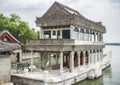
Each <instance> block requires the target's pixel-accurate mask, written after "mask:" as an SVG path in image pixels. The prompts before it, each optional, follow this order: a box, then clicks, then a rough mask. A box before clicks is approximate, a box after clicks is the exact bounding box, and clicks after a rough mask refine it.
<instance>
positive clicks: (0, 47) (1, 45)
mask: <svg viewBox="0 0 120 85" xmlns="http://www.w3.org/2000/svg"><path fill="white" fill-rule="evenodd" d="M20 47H21V46H20V45H19V44H13V43H6V42H2V41H0V52H5V51H12V50H15V49H18V48H20Z"/></svg>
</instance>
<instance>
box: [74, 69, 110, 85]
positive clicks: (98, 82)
mask: <svg viewBox="0 0 120 85" xmlns="http://www.w3.org/2000/svg"><path fill="white" fill-rule="evenodd" d="M103 76H104V77H106V78H110V77H111V67H108V68H106V69H105V70H104V71H103ZM103 76H101V77H99V78H98V79H93V80H88V79H86V80H83V81H81V82H78V83H76V84H74V85H104V82H103V78H104V77H103ZM108 85H109V84H108Z"/></svg>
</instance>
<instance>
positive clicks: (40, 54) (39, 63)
mask: <svg viewBox="0 0 120 85" xmlns="http://www.w3.org/2000/svg"><path fill="white" fill-rule="evenodd" d="M40 67H41V53H39V68H40Z"/></svg>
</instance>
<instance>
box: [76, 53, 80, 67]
mask: <svg viewBox="0 0 120 85" xmlns="http://www.w3.org/2000/svg"><path fill="white" fill-rule="evenodd" d="M77 54H78V67H79V68H80V51H78V52H77Z"/></svg>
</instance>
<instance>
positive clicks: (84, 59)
mask: <svg viewBox="0 0 120 85" xmlns="http://www.w3.org/2000/svg"><path fill="white" fill-rule="evenodd" d="M83 65H84V66H85V65H86V57H85V51H83Z"/></svg>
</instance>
